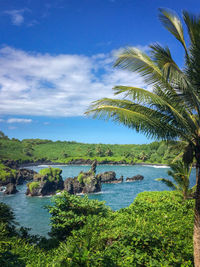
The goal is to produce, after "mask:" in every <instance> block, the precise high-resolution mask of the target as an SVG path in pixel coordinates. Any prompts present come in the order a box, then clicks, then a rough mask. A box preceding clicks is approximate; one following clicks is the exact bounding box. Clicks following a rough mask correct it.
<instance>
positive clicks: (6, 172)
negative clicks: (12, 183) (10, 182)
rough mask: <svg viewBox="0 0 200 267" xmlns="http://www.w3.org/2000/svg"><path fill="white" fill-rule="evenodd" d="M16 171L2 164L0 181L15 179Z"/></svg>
mask: <svg viewBox="0 0 200 267" xmlns="http://www.w3.org/2000/svg"><path fill="white" fill-rule="evenodd" d="M16 173H17V172H16V170H13V169H11V168H9V167H7V166H5V165H3V164H0V180H1V181H6V180H7V179H9V178H15V177H16Z"/></svg>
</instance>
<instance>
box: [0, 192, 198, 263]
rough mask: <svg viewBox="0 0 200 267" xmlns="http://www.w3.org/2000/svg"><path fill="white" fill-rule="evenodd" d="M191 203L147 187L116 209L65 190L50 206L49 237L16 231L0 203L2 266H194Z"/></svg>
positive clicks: (11, 218) (0, 259)
mask: <svg viewBox="0 0 200 267" xmlns="http://www.w3.org/2000/svg"><path fill="white" fill-rule="evenodd" d="M193 205H194V201H193V200H186V201H184V200H183V197H182V195H181V194H179V193H178V192H175V191H171V192H144V193H141V194H139V195H138V196H137V198H136V199H135V201H134V202H133V204H131V205H130V207H128V208H125V209H121V210H119V211H117V212H113V211H111V210H110V209H109V208H108V207H106V206H105V205H103V204H102V203H101V202H98V201H96V200H88V199H87V197H84V198H82V197H79V196H73V195H68V194H67V193H64V194H63V195H59V196H57V197H55V200H54V205H53V206H52V207H49V210H50V213H51V215H52V217H51V225H52V230H51V236H52V238H51V239H49V240H48V241H47V240H45V239H44V238H43V239H37V238H36V237H30V236H28V235H27V232H26V230H25V229H23V231H22V230H21V231H16V228H13V219H14V218H13V214H12V212H11V211H10V209H9V208H8V207H7V206H6V205H5V204H1V205H0V215H3V216H0V228H1V231H0V233H1V238H0V240H1V241H0V265H1V266H77V267H78V266H111V267H112V266H156V267H157V266H193V245H192V232H193ZM5 210H6V212H5ZM60 215H62V216H60Z"/></svg>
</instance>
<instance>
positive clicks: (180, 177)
mask: <svg viewBox="0 0 200 267" xmlns="http://www.w3.org/2000/svg"><path fill="white" fill-rule="evenodd" d="M170 168H171V170H169V171H168V175H170V176H171V177H172V178H173V180H174V182H172V181H171V180H169V179H165V178H158V179H156V181H161V182H163V183H164V184H166V185H167V186H169V187H170V188H172V189H173V190H178V191H180V192H182V194H183V198H184V199H187V198H189V197H191V195H192V193H193V192H194V190H195V189H196V186H194V187H192V188H190V174H191V171H192V164H189V165H188V164H185V163H184V162H183V161H177V162H175V163H172V164H170Z"/></svg>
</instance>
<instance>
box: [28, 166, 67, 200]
mask: <svg viewBox="0 0 200 267" xmlns="http://www.w3.org/2000/svg"><path fill="white" fill-rule="evenodd" d="M61 173H62V170H61V169H58V168H51V167H50V168H47V169H42V170H40V172H39V174H35V175H34V178H33V182H31V183H28V184H27V192H26V195H28V196H46V195H53V194H55V193H56V191H57V190H63V188H64V185H63V179H62V176H61Z"/></svg>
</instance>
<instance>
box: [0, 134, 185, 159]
mask: <svg viewBox="0 0 200 267" xmlns="http://www.w3.org/2000/svg"><path fill="white" fill-rule="evenodd" d="M177 146H178V143H177V142H170V143H168V144H167V143H166V142H164V141H161V142H153V143H151V144H145V145H131V144H130V145H117V144H116V145H107V144H86V143H78V142H74V141H56V142H53V141H51V140H42V139H24V140H22V141H20V140H18V139H15V138H13V139H9V138H8V137H7V136H5V135H0V159H2V160H5V159H11V160H20V161H21V162H22V163H23V162H28V161H30V162H34V161H40V160H42V161H53V162H60V163H67V162H69V161H71V160H72V159H79V158H82V159H94V158H96V159H97V160H98V161H103V160H105V159H107V160H112V161H120V160H125V161H126V162H127V163H130V162H131V161H132V162H134V163H139V162H146V163H162V164H167V163H169V162H170V161H171V160H172V159H174V157H175V156H176V155H177V154H178V153H180V147H179V148H178V149H177Z"/></svg>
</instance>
